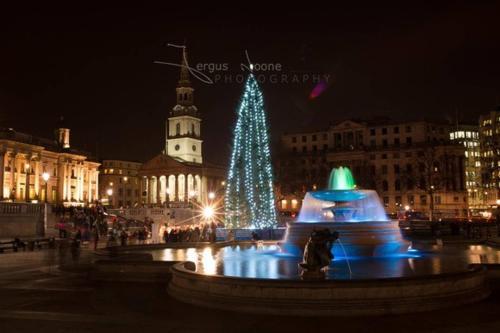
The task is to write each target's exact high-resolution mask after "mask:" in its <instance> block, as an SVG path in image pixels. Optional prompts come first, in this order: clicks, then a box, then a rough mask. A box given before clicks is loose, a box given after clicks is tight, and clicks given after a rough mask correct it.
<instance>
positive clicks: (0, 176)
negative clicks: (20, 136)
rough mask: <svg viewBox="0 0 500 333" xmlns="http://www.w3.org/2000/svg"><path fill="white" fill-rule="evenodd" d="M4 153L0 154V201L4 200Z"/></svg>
mask: <svg viewBox="0 0 500 333" xmlns="http://www.w3.org/2000/svg"><path fill="white" fill-rule="evenodd" d="M5 155H6V153H5V151H2V152H0V168H1V170H0V200H2V199H3V198H4V195H3V194H4V193H3V187H4V183H5Z"/></svg>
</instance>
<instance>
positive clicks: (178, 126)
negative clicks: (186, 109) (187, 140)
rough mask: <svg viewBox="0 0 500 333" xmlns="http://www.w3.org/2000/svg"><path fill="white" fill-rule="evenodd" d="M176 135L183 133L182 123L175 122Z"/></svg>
mask: <svg viewBox="0 0 500 333" xmlns="http://www.w3.org/2000/svg"><path fill="white" fill-rule="evenodd" d="M175 135H181V124H179V123H177V124H175Z"/></svg>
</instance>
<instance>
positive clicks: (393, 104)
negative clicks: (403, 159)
mask: <svg viewBox="0 0 500 333" xmlns="http://www.w3.org/2000/svg"><path fill="white" fill-rule="evenodd" d="M434 2H436V3H438V2H439V4H433V3H432V2H429V3H428V4H427V5H425V4H422V3H423V2H422V1H419V2H414V3H415V5H411V3H412V2H409V1H400V2H396V3H394V4H389V3H384V2H381V1H376V2H375V1H372V2H370V3H371V5H369V6H365V5H363V4H362V3H360V2H349V3H350V5H349V4H345V3H344V2H343V5H335V4H332V5H330V6H329V7H331V8H327V7H324V8H323V7H321V4H320V3H319V2H317V3H309V4H304V5H306V6H307V7H308V8H295V9H293V10H292V9H290V11H288V12H287V10H286V9H285V8H281V9H279V10H272V11H269V12H268V11H267V10H266V8H265V7H264V6H258V5H254V8H253V10H252V9H250V8H245V9H241V10H238V11H229V10H228V9H226V10H220V9H217V8H199V7H196V8H191V9H186V8H182V7H181V8H173V7H172V4H171V2H170V1H168V2H165V4H164V7H158V6H153V5H150V6H146V5H144V7H142V8H124V7H109V8H105V7H99V9H90V8H64V7H54V8H48V7H40V8H35V7H29V6H26V7H25V8H11V9H9V8H3V9H2V14H0V15H1V17H0V28H1V30H0V34H1V43H2V47H1V53H0V112H1V118H0V121H1V122H2V126H4V127H14V128H15V129H17V130H19V131H27V132H30V133H33V134H36V135H41V136H45V137H49V136H51V135H52V129H53V128H54V127H55V124H56V121H57V119H58V117H59V116H60V115H64V117H65V119H66V121H67V123H68V125H69V127H70V128H71V129H72V141H73V143H74V145H77V146H79V147H80V148H83V149H86V150H89V151H93V152H95V151H96V149H97V148H98V156H99V157H100V158H121V159H134V160H141V161H144V160H147V159H148V158H151V157H152V156H154V155H155V154H157V153H158V152H159V151H160V150H161V149H163V145H164V122H165V119H166V117H167V115H168V112H169V110H170V109H171V108H172V106H173V105H174V104H175V93H174V88H175V86H176V83H177V80H178V69H176V68H174V67H170V66H165V65H158V64H154V63H153V62H154V61H155V60H160V61H167V62H179V61H180V52H179V50H177V49H174V48H171V47H166V46H165V44H166V43H169V42H170V43H179V44H182V43H183V42H184V40H186V42H187V46H188V52H189V61H190V65H192V66H194V65H196V64H198V63H227V64H228V65H229V68H230V71H229V73H230V74H232V75H235V74H241V73H242V72H241V71H240V66H239V65H240V63H241V62H246V59H245V50H248V52H249V55H250V57H251V59H252V61H253V62H256V63H273V64H278V63H279V64H281V66H282V72H280V73H279V74H286V75H291V74H293V73H299V74H308V73H311V74H312V73H321V74H328V75H330V80H329V82H328V85H327V87H326V90H324V92H323V93H322V94H321V95H320V96H319V97H317V98H315V99H313V100H311V99H310V98H309V94H310V93H311V90H312V89H313V87H314V85H315V84H314V83H313V82H310V81H308V82H304V83H288V84H286V83H282V84H281V83H280V84H271V83H268V82H266V83H263V84H262V89H263V92H264V98H265V102H266V108H267V111H268V113H269V117H270V122H271V130H272V136H273V139H274V140H277V139H278V138H279V134H280V133H282V132H284V131H293V130H295V129H298V128H302V127H311V126H318V127H325V126H327V124H328V122H329V121H334V120H339V119H345V118H371V117H376V116H389V117H392V118H397V119H420V118H423V117H436V116H438V117H441V118H443V119H454V118H455V114H457V115H458V117H459V119H460V120H461V121H467V122H476V121H477V118H478V116H479V114H481V113H485V112H488V111H489V110H491V109H493V108H494V107H495V106H496V104H498V103H500V25H499V23H498V13H500V4H499V2H496V3H495V2H480V1H469V2H468V3H467V2H457V1H454V2H447V1H434ZM252 4H253V3H249V6H251V5H252ZM417 4H418V5H417ZM44 5H45V4H44ZM193 6H194V5H193ZM309 7H315V8H314V10H311V9H310V8H309ZM207 74H209V73H207ZM226 74H227V73H226ZM266 74H267V73H266ZM269 74H272V73H269ZM212 77H213V76H212ZM193 85H194V87H195V88H196V91H195V101H196V105H197V106H198V108H199V110H200V111H201V112H202V113H203V129H202V130H203V136H204V149H205V157H206V159H208V160H211V161H218V162H222V161H225V160H226V159H227V155H228V152H229V144H230V138H231V127H232V125H233V122H234V118H235V108H236V106H237V104H238V100H239V97H240V94H241V91H242V89H243V85H242V84H240V83H235V82H233V83H226V84H224V83H216V84H213V85H208V84H204V83H202V82H200V81H197V80H195V79H194V80H193Z"/></svg>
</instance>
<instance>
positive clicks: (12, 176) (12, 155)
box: [8, 153, 16, 199]
mask: <svg viewBox="0 0 500 333" xmlns="http://www.w3.org/2000/svg"><path fill="white" fill-rule="evenodd" d="M9 156H10V160H9V163H10V164H9V165H10V188H9V194H8V195H9V198H10V196H11V194H12V192H13V190H14V188H15V187H16V183H15V181H16V180H15V172H14V170H15V167H16V163H15V159H16V153H10V154H9ZM15 198H16V192H14V199H15Z"/></svg>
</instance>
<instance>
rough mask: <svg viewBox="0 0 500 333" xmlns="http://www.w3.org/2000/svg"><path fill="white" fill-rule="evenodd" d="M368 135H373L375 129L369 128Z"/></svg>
mask: <svg viewBox="0 0 500 333" xmlns="http://www.w3.org/2000/svg"><path fill="white" fill-rule="evenodd" d="M370 135H372V136H373V135H375V128H370Z"/></svg>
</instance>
